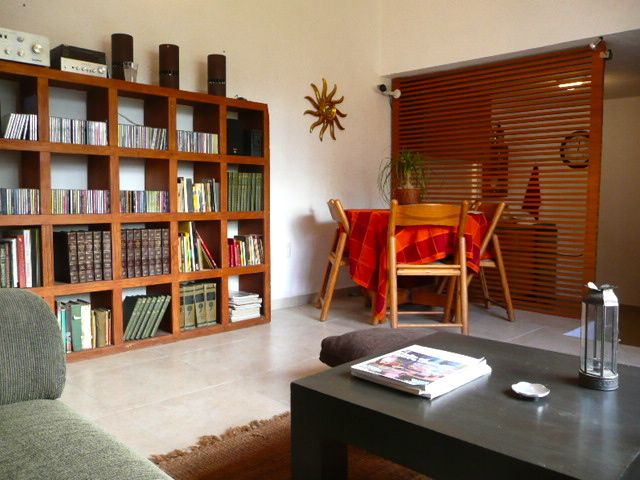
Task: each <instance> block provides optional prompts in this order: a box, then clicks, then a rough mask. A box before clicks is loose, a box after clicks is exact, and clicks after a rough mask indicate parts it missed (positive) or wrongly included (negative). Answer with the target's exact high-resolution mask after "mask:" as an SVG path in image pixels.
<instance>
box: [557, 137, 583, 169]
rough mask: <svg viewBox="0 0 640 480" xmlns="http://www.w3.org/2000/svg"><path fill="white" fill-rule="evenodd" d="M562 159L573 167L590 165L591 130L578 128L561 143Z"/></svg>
mask: <svg viewBox="0 0 640 480" xmlns="http://www.w3.org/2000/svg"><path fill="white" fill-rule="evenodd" d="M560 159H561V160H562V162H563V163H565V164H566V165H568V166H569V167H571V168H585V167H587V166H588V165H589V132H587V131H586V130H576V131H575V132H573V133H572V134H570V135H567V136H566V137H565V139H564V141H563V142H562V143H561V144H560Z"/></svg>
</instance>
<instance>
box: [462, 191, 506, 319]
mask: <svg viewBox="0 0 640 480" xmlns="http://www.w3.org/2000/svg"><path fill="white" fill-rule="evenodd" d="M504 208H505V202H490V203H482V204H480V205H479V206H478V207H477V209H478V210H479V211H481V212H482V213H483V214H484V216H485V217H486V219H487V221H488V222H489V227H488V229H487V232H486V233H485V236H484V238H483V240H482V244H481V246H480V272H479V273H478V276H479V277H480V283H481V285H482V296H483V299H484V306H485V308H489V305H490V304H491V303H493V304H495V305H498V306H500V307H502V308H504V309H505V310H506V312H507V318H508V319H509V321H511V322H513V321H515V319H516V315H515V312H514V310H513V303H512V302H511V291H510V290H509V282H508V281H507V272H506V270H505V268H504V261H503V260H502V251H501V250H500V241H499V240H498V235H497V234H496V227H497V226H498V222H499V221H500V217H501V216H502V212H503V211H504ZM489 245H491V246H492V248H493V258H484V259H483V258H482V257H484V255H485V252H486V251H487V248H488V247H489ZM487 268H497V269H498V275H499V277H500V285H501V287H502V295H503V297H504V302H500V301H498V300H496V299H494V298H492V297H491V296H490V294H489V288H488V286H487V279H486V277H485V273H484V270H485V269H487ZM475 276H476V275H475V274H474V273H470V274H469V275H468V277H467V281H468V283H471V281H472V280H473V278H474V277H475Z"/></svg>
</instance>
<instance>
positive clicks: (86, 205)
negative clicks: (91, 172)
mask: <svg viewBox="0 0 640 480" xmlns="http://www.w3.org/2000/svg"><path fill="white" fill-rule="evenodd" d="M110 208H111V207H110V201H109V190H75V189H72V190H66V189H59V188H55V189H53V190H51V213H53V214H57V215H69V214H71V215H74V214H84V213H109V212H110Z"/></svg>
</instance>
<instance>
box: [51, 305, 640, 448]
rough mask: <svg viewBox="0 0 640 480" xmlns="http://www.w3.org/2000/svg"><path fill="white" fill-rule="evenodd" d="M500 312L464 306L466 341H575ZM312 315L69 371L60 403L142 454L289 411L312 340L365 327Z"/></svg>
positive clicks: (541, 323) (301, 312) (544, 321)
mask: <svg viewBox="0 0 640 480" xmlns="http://www.w3.org/2000/svg"><path fill="white" fill-rule="evenodd" d="M503 313H504V312H503V311H502V310H501V309H499V308H495V310H494V309H491V310H489V311H488V312H487V311H485V310H484V309H482V308H478V307H473V306H472V307H471V312H470V318H471V324H470V325H471V326H470V330H471V335H474V336H478V337H484V338H492V339H496V340H501V341H508V342H512V343H517V344H521V345H528V346H534V347H539V348H546V349H550V350H556V351H560V352H566V353H573V354H577V353H578V351H579V339H578V338H574V337H567V336H564V335H563V333H565V332H567V331H569V330H572V329H574V328H575V327H576V326H577V325H578V322H577V321H576V320H572V319H566V318H559V317H552V316H548V315H542V314H536V313H530V312H523V311H518V312H517V317H518V320H517V321H516V322H515V323H509V322H508V321H506V320H504V319H503V318H502V315H503ZM318 314H319V311H318V310H316V309H315V308H313V307H311V306H310V305H304V306H300V307H293V308H287V309H282V310H275V311H273V318H272V322H271V324H268V325H261V326H258V327H254V328H249V329H244V330H237V331H233V332H228V333H223V334H218V335H211V336H207V337H200V338H196V339H193V340H185V341H181V342H176V343H172V344H168V345H161V346H157V347H151V348H147V349H142V350H135V351H131V352H127V353H122V354H117V355H110V356H106V357H101V358H96V359H92V360H86V361H82V362H76V363H72V364H69V365H68V375H67V385H66V388H65V391H64V394H63V396H62V400H63V401H64V402H65V403H67V404H68V405H70V406H71V407H73V408H74V409H76V410H77V411H79V412H80V413H82V414H84V415H85V416H86V417H88V418H90V419H92V420H94V421H95V422H96V423H98V424H99V425H101V426H102V427H103V428H104V429H106V430H107V431H109V432H111V433H112V434H113V435H115V436H116V437H118V438H119V439H120V440H121V441H123V442H124V443H126V444H128V445H129V446H131V447H133V448H134V449H135V450H137V451H138V452H140V453H141V454H143V455H145V456H148V455H150V454H153V453H166V452H168V451H170V450H172V449H175V448H184V447H187V446H189V445H192V444H194V443H195V442H196V441H197V439H198V437H200V436H201V435H211V434H219V433H222V432H223V431H224V430H226V429H227V428H228V427H231V426H234V425H241V424H245V423H247V422H249V421H251V420H254V419H259V418H268V417H271V416H273V415H275V414H278V413H281V412H285V411H287V410H289V383H290V382H291V381H292V380H294V379H297V378H300V377H303V376H306V375H310V374H313V373H316V372H319V371H321V370H323V369H325V368H327V367H325V366H324V365H323V364H322V363H320V361H318V353H319V349H320V341H321V340H322V339H323V338H324V337H326V336H329V335H336V334H341V333H345V332H348V331H351V330H354V329H358V328H371V325H369V324H368V316H367V310H366V309H364V308H363V300H362V297H341V298H336V299H335V300H334V303H333V304H332V308H331V312H330V314H329V320H328V321H327V322H324V323H321V322H319V321H318V320H317V318H318ZM378 328H388V326H387V325H382V326H380V327H378ZM621 361H622V362H623V363H630V364H633V365H638V366H640V348H638V347H630V346H626V345H623V346H622V347H621Z"/></svg>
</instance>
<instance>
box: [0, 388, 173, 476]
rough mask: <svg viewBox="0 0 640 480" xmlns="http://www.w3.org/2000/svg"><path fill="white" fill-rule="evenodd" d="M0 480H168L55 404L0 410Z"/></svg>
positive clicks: (46, 402) (29, 403)
mask: <svg viewBox="0 0 640 480" xmlns="http://www.w3.org/2000/svg"><path fill="white" fill-rule="evenodd" d="M0 478H11V479H14V480H22V479H24V480H27V479H29V480H31V479H34V480H35V479H45V478H46V479H47V480H63V479H64V480H68V479H74V480H79V479H86V480H89V479H90V480H113V479H125V478H126V479H127V480H160V479H170V477H169V476H167V475H166V474H165V473H163V472H162V470H160V469H159V468H158V467H156V466H155V465H154V464H153V463H151V462H150V461H148V460H146V459H145V458H143V457H142V456H140V455H138V454H137V453H135V452H134V451H133V450H131V449H129V448H128V447H126V446H125V445H124V444H122V443H120V442H119V441H118V440H116V439H115V438H114V437H112V436H110V435H109V434H107V433H106V432H104V431H102V430H101V429H99V428H98V427H96V426H94V425H93V424H92V423H90V422H89V421H87V420H85V419H83V418H82V417H80V416H79V415H77V414H76V413H74V412H73V411H72V410H71V409H70V408H69V407H67V406H66V405H65V404H63V403H62V402H61V401H59V400H31V401H25V402H19V403H13V404H10V405H2V406H0Z"/></svg>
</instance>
